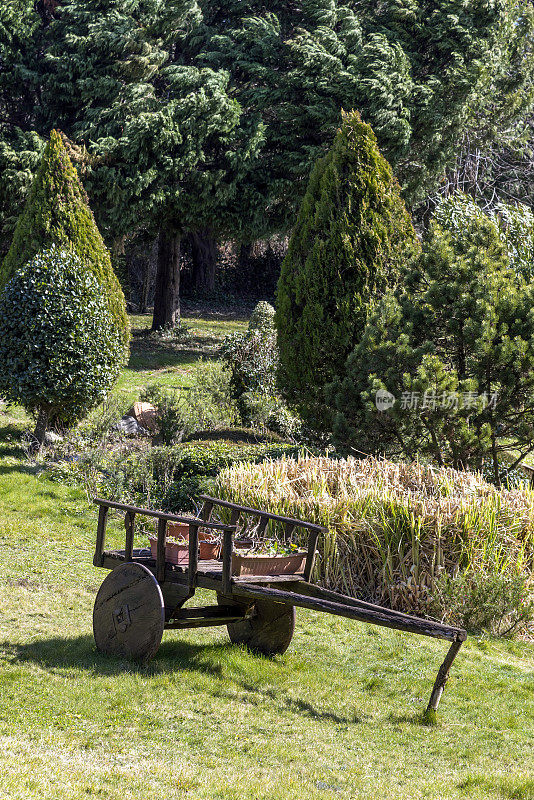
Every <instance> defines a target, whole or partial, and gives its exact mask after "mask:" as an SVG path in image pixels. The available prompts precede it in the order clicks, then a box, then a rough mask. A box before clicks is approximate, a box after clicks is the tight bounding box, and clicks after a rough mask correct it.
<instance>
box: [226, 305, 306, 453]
mask: <svg viewBox="0 0 534 800" xmlns="http://www.w3.org/2000/svg"><path fill="white" fill-rule="evenodd" d="M274 314H275V312H274V308H273V307H272V306H271V305H269V303H266V302H263V301H262V302H261V303H258V305H257V306H256V308H255V309H254V311H253V312H252V315H251V317H250V321H249V324H248V328H247V330H246V331H245V333H235V334H232V335H231V336H227V337H226V339H225V341H224V343H223V346H222V349H221V355H222V358H223V361H224V362H225V363H226V365H227V367H228V369H229V371H230V375H231V377H230V391H231V394H232V397H233V398H234V399H235V400H236V403H237V407H238V409H239V414H240V417H241V422H242V423H243V424H244V425H252V426H253V427H256V428H259V429H260V430H270V431H273V432H274V433H278V434H279V435H280V436H284V437H286V438H290V439H295V438H297V437H298V435H299V434H300V432H301V423H300V420H299V419H298V417H296V416H295V414H293V413H292V412H290V411H289V409H288V408H287V406H286V404H285V402H284V400H283V399H282V397H281V396H280V394H279V393H278V390H277V387H276V373H277V369H278V345H277V335H276V329H275V327H274Z"/></svg>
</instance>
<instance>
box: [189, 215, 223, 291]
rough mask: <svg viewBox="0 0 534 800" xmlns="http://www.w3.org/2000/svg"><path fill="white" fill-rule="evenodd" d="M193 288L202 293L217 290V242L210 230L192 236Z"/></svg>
mask: <svg viewBox="0 0 534 800" xmlns="http://www.w3.org/2000/svg"><path fill="white" fill-rule="evenodd" d="M190 238H191V259H192V263H193V270H192V274H191V285H192V288H193V289H195V290H197V291H201V292H212V291H213V290H214V289H215V270H216V268H217V241H216V240H215V239H214V237H213V236H212V235H211V234H210V232H209V230H206V229H204V230H201V231H198V232H195V233H191V234H190Z"/></svg>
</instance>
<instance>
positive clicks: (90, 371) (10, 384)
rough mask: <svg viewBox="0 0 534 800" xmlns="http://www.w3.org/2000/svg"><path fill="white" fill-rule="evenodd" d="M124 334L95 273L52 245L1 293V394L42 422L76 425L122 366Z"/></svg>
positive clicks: (42, 426) (41, 428) (17, 273)
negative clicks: (113, 315)
mask: <svg viewBox="0 0 534 800" xmlns="http://www.w3.org/2000/svg"><path fill="white" fill-rule="evenodd" d="M122 346H123V345H122V342H121V334H120V330H119V328H118V327H117V325H116V323H115V321H114V320H113V318H112V316H111V314H110V311H109V308H108V302H107V298H106V296H105V294H104V292H103V290H102V287H101V285H100V284H99V283H98V281H97V280H96V278H95V277H94V275H93V274H92V272H91V271H90V270H89V269H88V268H87V265H86V264H84V263H83V262H82V261H81V259H80V258H79V257H78V256H77V255H76V254H75V253H74V252H73V251H72V250H68V251H67V250H61V249H60V248H59V247H57V246H52V247H51V248H50V249H49V250H46V251H43V252H41V253H39V254H38V255H36V256H34V257H33V258H32V259H31V260H30V261H29V262H28V263H27V264H25V265H24V266H22V267H20V268H19V269H17V270H16V271H15V273H14V275H13V276H12V277H11V279H10V280H9V282H8V283H7V285H6V286H5V287H4V289H3V291H2V293H1V294H0V394H1V395H2V396H3V397H5V398H6V399H7V400H9V401H12V402H14V403H19V404H21V405H23V406H24V407H25V408H26V410H27V411H29V412H30V413H34V414H36V415H37V416H38V417H39V419H40V424H39V434H38V433H37V432H36V435H38V438H39V440H40V441H42V435H43V434H44V432H45V430H46V425H47V422H48V420H49V419H52V418H53V419H54V421H56V422H59V423H62V424H65V425H70V424H72V423H74V422H75V421H77V420H78V419H80V418H82V417H83V416H84V415H85V414H86V413H87V412H88V411H89V410H90V409H91V408H92V407H93V406H96V405H97V404H98V403H99V402H100V401H101V400H103V398H104V397H105V395H106V393H107V391H108V390H109V389H110V387H111V386H112V384H113V383H114V381H115V380H116V378H117V376H118V373H119V370H120V367H121V365H122Z"/></svg>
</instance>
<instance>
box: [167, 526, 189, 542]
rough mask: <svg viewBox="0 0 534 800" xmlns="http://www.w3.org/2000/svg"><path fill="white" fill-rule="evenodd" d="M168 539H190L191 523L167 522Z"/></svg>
mask: <svg viewBox="0 0 534 800" xmlns="http://www.w3.org/2000/svg"><path fill="white" fill-rule="evenodd" d="M167 538H168V539H185V541H186V542H188V541H189V525H186V523H185V522H167Z"/></svg>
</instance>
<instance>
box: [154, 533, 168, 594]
mask: <svg viewBox="0 0 534 800" xmlns="http://www.w3.org/2000/svg"><path fill="white" fill-rule="evenodd" d="M166 536H167V520H166V519H158V551H157V558H156V578H157V580H158V583H163V581H164V580H165V538H166Z"/></svg>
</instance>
